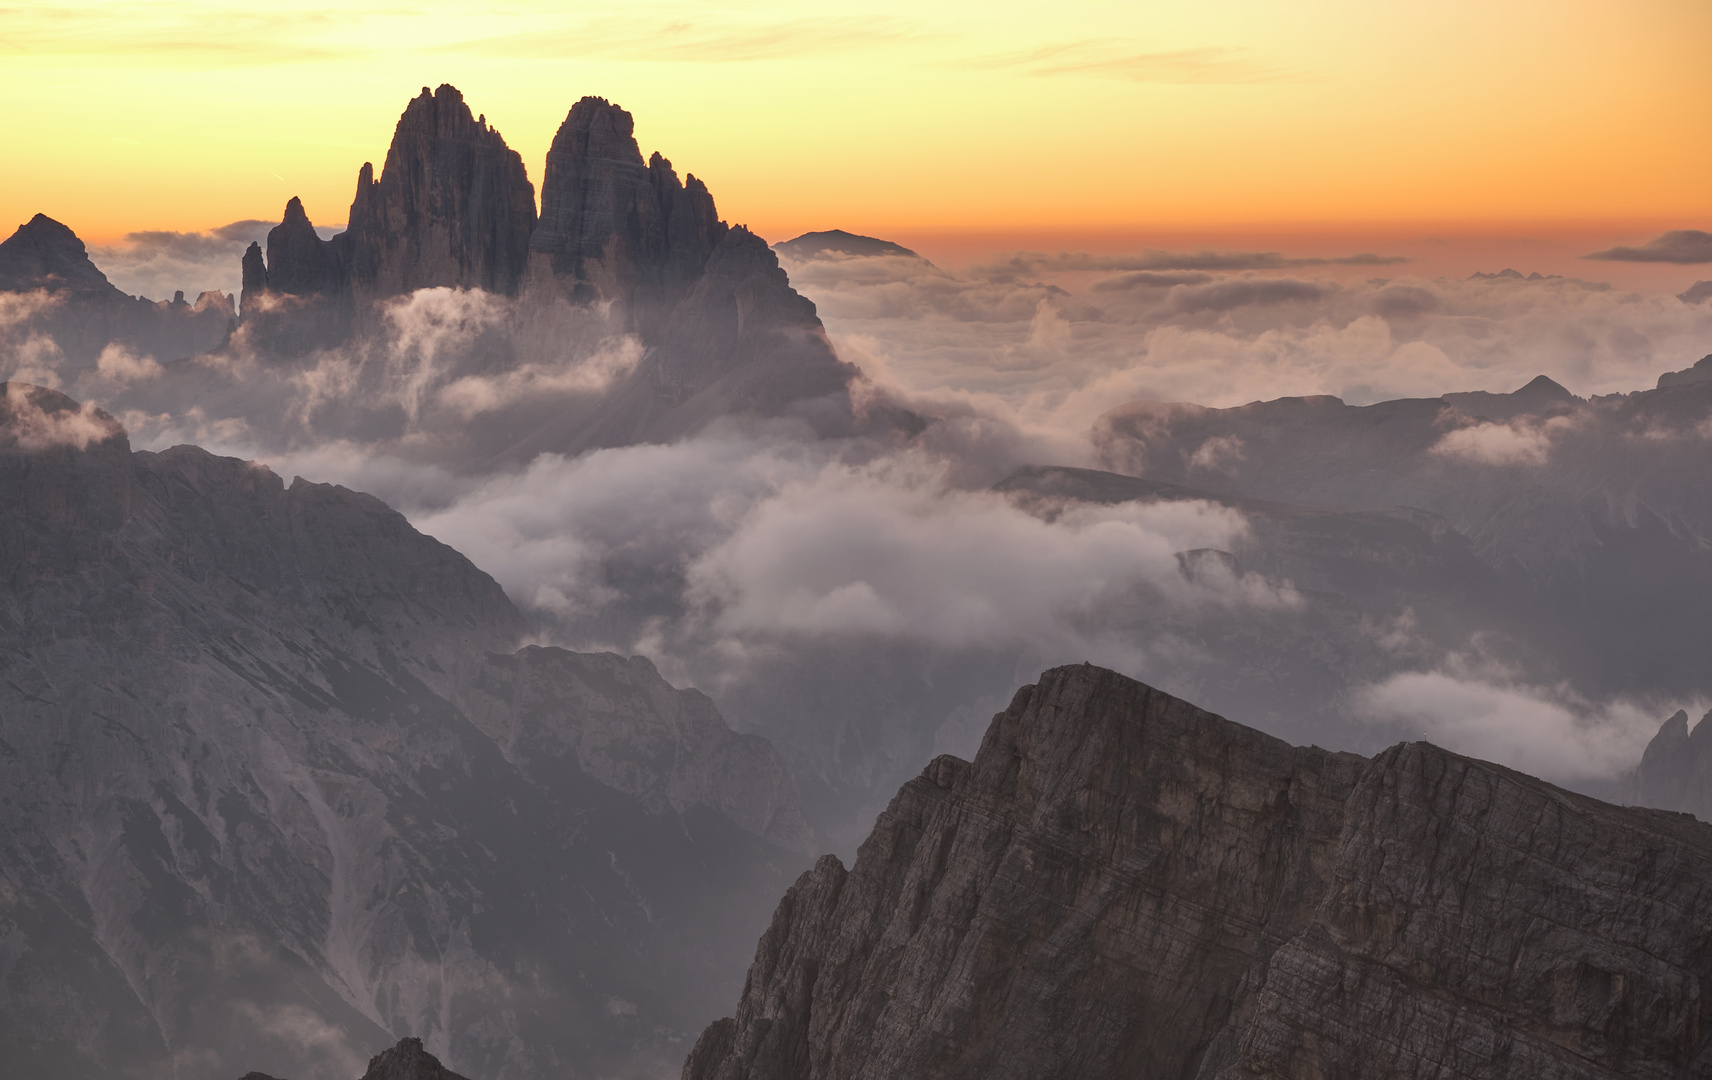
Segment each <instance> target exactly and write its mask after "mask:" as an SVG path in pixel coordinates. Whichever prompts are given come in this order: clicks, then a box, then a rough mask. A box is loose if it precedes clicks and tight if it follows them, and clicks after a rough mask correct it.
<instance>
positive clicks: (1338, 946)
mask: <svg viewBox="0 0 1712 1080" xmlns="http://www.w3.org/2000/svg"><path fill="white" fill-rule="evenodd" d="M1709 978H1712V826H1707V825H1704V824H1702V823H1700V822H1697V821H1694V820H1693V819H1691V818H1689V817H1688V816H1686V815H1681V814H1673V813H1666V812H1661V811H1654V810H1644V809H1638V808H1624V807H1618V806H1613V805H1610V804H1606V803H1602V802H1599V801H1597V800H1594V799H1590V798H1586V797H1584V796H1580V795H1576V794H1573V793H1570V792H1567V791H1563V790H1561V789H1559V788H1556V787H1553V786H1552V785H1550V784H1547V783H1545V782H1543V781H1541V780H1537V779H1535V778H1533V777H1529V776H1525V775H1522V774H1520V773H1516V772H1512V771H1510V770H1508V769H1505V768H1502V767H1500V766H1497V765H1493V764H1490V763H1487V762H1482V761H1476V760H1472V759H1469V758H1465V757H1460V756H1458V755H1456V754H1452V753H1449V752H1447V751H1444V750H1441V749H1439V748H1438V747H1435V746H1432V745H1429V744H1425V743H1406V744H1401V745H1398V746H1395V747H1393V748H1391V749H1390V750H1387V751H1385V752H1384V753H1382V754H1380V755H1378V756H1377V757H1375V758H1373V759H1371V760H1368V759H1364V758H1361V757H1358V756H1355V755H1351V754H1345V753H1332V752H1328V751H1325V750H1321V749H1318V748H1315V747H1305V748H1304V747H1295V746H1290V745H1288V744H1286V743H1284V742H1281V741H1279V740H1277V739H1274V738H1271V737H1269V736H1267V735H1264V734H1262V733H1260V732H1258V731H1255V730H1253V729H1250V728H1247V727H1244V726H1242V725H1240V724H1235V723H1232V722H1230V721H1228V720H1224V719H1222V718H1220V717H1218V716H1214V715H1212V714H1210V713H1206V712H1203V711H1202V710H1200V709H1197V708H1195V707H1194V706H1192V705H1189V704H1187V703H1185V702H1183V701H1180V700H1177V699H1175V698H1172V697H1171V696H1169V695H1167V694H1164V693H1162V692H1160V691H1157V690H1154V689H1152V688H1150V687H1147V686H1144V685H1142V684H1141V683H1138V682H1135V681H1133V680H1130V679H1127V678H1124V677H1122V676H1120V675H1117V674H1115V673H1113V672H1110V671H1105V670H1102V669H1099V668H1094V667H1091V666H1087V665H1083V666H1079V667H1064V668H1057V669H1054V670H1051V671H1048V672H1046V673H1045V674H1044V675H1042V676H1041V679H1040V681H1039V683H1038V684H1037V685H1034V686H1028V687H1024V688H1023V689H1022V690H1021V691H1019V692H1018V693H1017V695H1016V698H1015V700H1014V701H1013V702H1012V703H1011V705H1010V707H1009V708H1008V709H1007V710H1006V711H1004V712H1003V713H1001V714H999V715H998V716H997V717H995V718H994V720H993V723H992V726H991V727H990V728H989V730H988V732H987V735H986V738H985V741H984V742H983V744H982V746H981V749H980V752H979V753H978V754H977V755H976V757H975V760H974V761H973V762H966V761H961V760H958V759H956V758H952V757H941V758H938V759H936V760H935V761H934V762H933V763H932V764H931V765H929V766H928V768H927V769H926V771H925V772H924V773H923V774H922V775H921V776H920V777H919V778H917V779H915V780H912V781H910V782H909V783H908V784H906V785H905V786H904V787H903V789H902V790H901V791H899V793H898V795H897V797H896V798H895V799H894V800H893V802H892V803H891V805H890V807H888V809H887V810H886V811H885V813H884V814H882V815H881V817H880V819H879V821H878V822H877V824H876V825H875V828H874V831H873V833H872V835H871V836H870V837H869V839H868V840H867V842H866V843H865V844H864V845H863V846H862V849H861V851H860V853H859V854H858V856H857V858H856V862H855V864H854V866H853V867H852V868H851V869H849V870H846V869H845V868H844V867H843V865H841V864H840V862H839V861H838V860H837V859H836V858H833V857H830V856H829V857H826V858H823V859H822V860H821V861H820V863H819V864H818V865H817V866H816V867H815V868H814V870H813V871H811V872H810V873H807V874H805V875H804V876H803V877H802V878H801V879H799V880H798V882H797V883H796V885H795V886H793V887H792V888H791V890H790V891H789V892H788V893H787V894H786V895H785V898H784V900H783V901H782V902H781V903H780V905H779V908H778V911H777V913H776V914H775V916H774V919H773V924H772V926H771V927H770V928H769V929H768V930H767V932H766V934H765V935H764V936H763V937H762V938H761V941H760V945H759V947H758V949H757V952H756V956H755V962H754V964H753V966H752V967H751V969H750V972H749V978H748V982H747V984H746V986H745V989H744V993H743V998H742V1001H741V1004H740V1005H739V1007H738V1010H737V1014H736V1017H735V1018H731V1019H725V1020H721V1021H719V1022H718V1023H715V1024H714V1025H712V1026H711V1027H709V1028H708V1029H707V1030H706V1032H704V1033H703V1035H702V1037H701V1039H700V1041H699V1042H698V1043H697V1045H696V1047H695V1050H694V1052H693V1053H692V1054H691V1055H690V1057H689V1060H688V1061H687V1062H686V1064H685V1067H684V1071H683V1075H684V1077H685V1080H785V1078H791V1080H803V1078H814V1080H820V1078H826V1080H832V1078H839V1080H843V1078H851V1080H854V1078H872V1080H880V1078H896V1077H910V1078H923V1080H925V1078H936V1080H937V1078H956V1077H967V1078H975V1077H981V1078H987V1080H1004V1078H1013V1077H1014V1078H1017V1080H1022V1078H1025V1077H1026V1078H1029V1080H1042V1078H1050V1077H1063V1078H1070V1077H1077V1078H1081V1080H1099V1078H1104V1077H1113V1078H1116V1077H1125V1078H1135V1077H1161V1078H1163V1077H1200V1078H1220V1080H1238V1078H1243V1077H1292V1078H1296V1077H1300V1078H1309V1077H1312V1078H1326V1080H1330V1078H1346V1077H1347V1078H1356V1077H1362V1078H1371V1077H1422V1078H1425V1077H1432V1078H1435V1080H1452V1078H1476V1077H1479V1078H1488V1077H1490V1078H1496V1077H1513V1078H1518V1080H1519V1078H1522V1077H1528V1078H1534V1080H1537V1078H1542V1077H1551V1078H1557V1077H1563V1078H1569V1077H1574V1078H1578V1080H1583V1078H1584V1080H1594V1078H1601V1080H1604V1078H1616V1077H1626V1078H1652V1077H1657V1078H1661V1080H1662V1078H1664V1077H1672V1078H1676V1077H1684V1076H1712V1031H1709V1030H1708V1027H1707V1024H1706V1021H1705V1019H1704V1016H1703V994H1704V992H1705V989H1704V988H1705V986H1706V980H1707V979H1709Z"/></svg>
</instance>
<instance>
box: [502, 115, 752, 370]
mask: <svg viewBox="0 0 1712 1080" xmlns="http://www.w3.org/2000/svg"><path fill="white" fill-rule="evenodd" d="M634 132H635V121H634V120H632V119H631V116H630V114H629V113H628V112H625V111H624V110H623V109H621V108H619V107H618V106H617V105H614V104H612V103H610V102H608V101H607V100H606V99H605V98H598V97H585V98H583V99H582V100H580V101H578V102H577V103H576V104H575V105H573V106H571V111H570V113H569V114H568V115H566V117H565V122H564V123H563V124H561V125H559V130H558V133H557V134H555V135H554V136H553V145H552V148H551V149H549V150H548V151H547V169H546V173H545V175H544V177H543V179H542V183H541V221H540V224H539V226H538V227H537V228H536V230H535V233H534V235H533V236H531V237H530V239H529V249H530V251H531V252H532V253H533V254H532V256H531V263H532V265H531V270H530V276H531V279H532V281H533V282H534V284H535V286H536V287H539V288H542V289H545V290H550V291H552V292H555V293H557V294H560V295H563V296H566V297H569V298H572V299H575V300H580V301H615V302H617V303H619V304H620V305H622V307H623V308H624V309H625V310H626V311H627V312H628V316H629V322H628V325H629V328H630V329H631V330H633V331H634V332H636V333H638V334H639V335H640V336H641V337H642V339H643V341H644V342H649V343H652V341H653V340H654V339H655V338H656V337H657V336H658V334H659V332H660V329H661V326H662V324H663V323H664V322H665V320H666V318H667V316H668V314H669V313H670V312H671V311H672V309H673V308H674V307H675V306H676V305H677V304H678V302H679V301H680V300H682V299H683V298H684V297H685V296H686V295H687V294H688V293H689V291H690V289H691V287H692V286H693V285H694V284H695V282H696V280H697V279H698V278H699V277H700V276H701V273H702V269H703V268H704V267H705V266H706V265H707V262H708V259H709V258H710V257H711V256H712V254H713V251H714V248H715V247H716V246H717V245H718V244H719V242H720V240H721V239H722V238H723V237H724V236H725V233H726V225H725V223H724V222H722V221H720V220H719V215H718V213H717V212H716V211H715V210H714V205H713V196H712V195H710V194H709V193H708V190H707V187H706V185H704V184H703V183H702V182H701V181H700V180H697V179H696V178H695V177H694V176H690V177H688V179H687V182H685V183H679V181H678V176H677V173H676V172H674V171H673V169H672V163H671V162H670V161H667V160H666V159H665V158H663V157H661V156H660V155H659V154H657V153H656V154H655V155H654V156H653V157H652V158H651V159H649V161H648V162H647V163H646V164H644V163H643V160H642V151H641V150H640V149H639V148H638V147H637V145H636V138H635V135H634Z"/></svg>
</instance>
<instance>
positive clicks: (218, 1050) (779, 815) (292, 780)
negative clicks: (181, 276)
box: [0, 383, 813, 1080]
mask: <svg viewBox="0 0 1712 1080" xmlns="http://www.w3.org/2000/svg"><path fill="white" fill-rule="evenodd" d="M0 505H3V506H5V507H6V512H5V513H4V514H3V515H0V583H3V585H0V800H3V805H4V806H5V807H6V812H5V813H4V814H3V815H0V852H4V857H3V858H0V888H3V889H4V896H5V904H4V906H0V970H4V971H5V972H6V979H5V982H4V984H3V985H0V1053H4V1054H5V1055H6V1059H7V1060H8V1061H10V1062H12V1064H13V1066H15V1067H17V1068H19V1069H21V1070H23V1071H24V1072H27V1073H28V1074H29V1075H31V1076H36V1077H43V1078H50V1080H57V1078H71V1077H96V1076H100V1077H113V1076H120V1077H138V1078H154V1077H166V1076H172V1077H175V1078H178V1080H198V1078H204V1077H206V1078H209V1080H225V1078H228V1077H230V1076H234V1075H237V1074H238V1073H239V1072H241V1071H242V1070H243V1069H245V1068H260V1069H261V1070H262V1071H264V1072H267V1073H271V1074H275V1075H286V1076H301V1075H320V1074H334V1075H336V1074H338V1073H340V1072H348V1073H349V1074H351V1075H356V1073H357V1072H358V1071H360V1065H361V1060H362V1056H361V1053H360V1052H359V1048H363V1047H371V1046H374V1045H376V1044H379V1043H384V1042H387V1041H391V1040H393V1039H396V1038H398V1037H399V1036H402V1035H414V1036H419V1037H421V1038H423V1039H424V1040H425V1041H426V1044H427V1045H428V1046H430V1047H432V1048H433V1049H434V1052H435V1053H436V1054H438V1055H440V1056H441V1057H442V1058H444V1059H445V1060H447V1061H448V1062H450V1063H452V1065H453V1066H454V1067H455V1068H457V1069H458V1070H459V1071H462V1072H465V1073H469V1074H471V1075H475V1076H483V1077H500V1078H526V1077H537V1076H555V1077H558V1076H581V1075H606V1074H608V1073H610V1072H612V1071H616V1070H621V1069H624V1068H628V1067H632V1066H635V1065H637V1064H638V1063H639V1062H649V1061H652V1062H658V1061H659V1060H662V1059H663V1058H665V1057H668V1056H671V1055H672V1054H673V1051H672V1050H671V1049H670V1047H671V1046H672V1039H674V1038H681V1037H682V1034H683V1033H684V1032H686V1031H688V1030H690V1029H693V1027H695V1026H698V1025H699V1024H700V1023H702V1022H705V1019H706V1017H707V1016H710V1015H715V1014H716V1012H717V1010H719V1009H720V1008H723V1007H725V1003H727V1002H729V1001H730V1000H731V998H732V997H733V996H734V995H735V993H736V989H737V974H738V972H739V971H740V970H741V967H742V963H743V960H744V954H745V953H746V951H747V944H746V939H752V936H753V934H754V932H755V931H756V930H757V929H758V928H759V926H760V924H761V922H762V921H763V920H764V918H765V912H766V910H767V907H768V905H769V904H770V903H771V901H772V898H773V897H775V896H777V895H778V891H779V890H780V889H781V888H782V887H783V885H784V883H785V882H786V881H787V880H788V879H789V875H790V874H792V873H794V872H795V871H796V870H797V869H798V868H800V867H801V866H802V865H804V864H805V863H806V861H807V860H806V857H805V856H804V854H802V853H803V852H805V851H808V850H810V849H811V845H812V842H813V841H812V838H811V837H810V835H809V833H808V830H807V827H806V825H805V824H804V823H803V818H802V813H801V811H800V809H799V808H798V805H797V801H796V794H795V788H794V785H793V783H792V782H791V779H790V776H789V773H788V772H787V770H786V769H785V768H784V766H783V764H782V762H781V761H780V760H779V758H778V756H777V755H776V754H775V753H774V752H773V750H772V748H771V746H769V745H768V744H767V743H766V742H765V741H764V740H762V739H760V738H757V737H754V736H745V735H738V734H736V733H735V732H732V731H731V730H730V729H729V728H728V727H726V725H725V724H724V722H723V721H722V720H721V719H720V718H719V715H718V714H717V712H715V710H714V708H713V706H712V704H711V703H710V702H709V701H708V700H707V698H706V697H704V696H703V695H701V694H699V693H696V692H695V691H686V690H677V689H674V688H672V687H671V686H669V685H668V684H667V683H666V682H665V681H664V680H663V679H661V678H660V676H659V675H658V673H657V672H655V670H654V668H653V666H652V665H651V664H649V663H648V662H647V661H646V660H644V659H641V658H630V659H626V658H623V657H619V656H614V655H611V654H602V655H583V654H576V653H569V652H565V651H564V650H560V649H551V648H540V647H533V646H532V647H528V648H524V649H522V650H521V651H514V650H516V647H517V643H518V639H519V638H520V637H522V636H523V635H524V633H525V632H526V629H527V628H526V626H525V625H524V622H523V620H522V618H521V617H520V616H519V614H518V612H517V611H516V609H515V608H513V607H512V605H511V603H510V602H509V601H508V600H507V599H506V597H505V595H504V593H503V592H502V591H501V590H500V588H499V586H498V585H497V584H496V583H495V582H494V581H493V580H492V579H491V578H489V577H488V576H487V575H486V574H484V573H482V572H481V571H480V570H478V569H476V568H475V567H474V566H473V565H471V564H470V563H469V561H468V560H466V559H464V558H463V557H462V556H461V555H459V554H457V553H456V552H455V551H452V550H451V549H450V548H447V547H446V546H444V545H442V544H440V543H438V542H436V541H435V540H433V539H431V538H429V537H426V536H423V535H421V534H419V533H417V532H416V531H415V530H414V529H412V528H411V527H410V526H409V524H408V523H407V522H405V520H404V519H403V518H402V517H400V516H399V515H398V514H396V513H394V512H393V511H391V510H390V509H388V508H387V507H386V506H384V505H383V504H381V503H380V502H379V501H377V500H375V499H373V498H371V497H369V496H366V495H361V494H358V493H355V492H351V491H347V490H345V489H342V488H337V487H331V486H327V485H318V484H310V483H306V482H304V481H302V480H298V481H296V482H294V483H293V484H291V485H290V486H287V485H285V484H284V483H282V482H281V481H280V479H279V478H278V477H276V476H274V475H273V474H272V473H271V472H269V471H268V470H267V469H265V468H262V467H259V466H256V465H253V464H250V463H246V462H242V461H238V460H235V459H230V458H219V457H214V456H212V455H210V454H208V453H206V452H204V451H202V450H199V449H196V448H194V447H177V448H174V449H172V450H169V451H166V452H163V453H159V454H155V453H135V454H133V453H132V452H131V451H130V449H129V446H128V444H127V440H126V437H125V434H124V432H123V430H122V429H120V427H119V426H118V425H117V424H116V423H115V422H114V421H113V420H112V419H111V418H110V417H108V416H107V415H106V414H104V413H101V412H100V411H98V410H94V409H90V408H87V407H82V406H79V405H77V404H76V403H75V402H73V401H71V400H70V399H68V398H66V397H64V396H63V395H60V394H57V393H55V392H53V391H50V390H43V389H39V388H35V387H28V386H23V385H21V384H17V383H12V384H6V385H4V386H3V387H0ZM677 1053H681V1050H679V1051H677Z"/></svg>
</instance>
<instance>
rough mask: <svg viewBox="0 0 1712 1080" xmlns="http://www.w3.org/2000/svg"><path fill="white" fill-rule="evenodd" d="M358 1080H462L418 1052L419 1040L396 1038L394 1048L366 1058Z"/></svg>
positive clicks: (435, 1059) (462, 1078)
mask: <svg viewBox="0 0 1712 1080" xmlns="http://www.w3.org/2000/svg"><path fill="white" fill-rule="evenodd" d="M362 1080H465V1078H464V1077H462V1076H459V1075H458V1074H457V1073H455V1072H453V1071H452V1070H450V1069H448V1068H446V1067H445V1066H444V1065H442V1064H440V1059H439V1058H437V1057H435V1056H434V1055H433V1054H430V1053H429V1052H428V1051H426V1050H424V1049H422V1040H421V1039H400V1040H399V1042H398V1045H397V1046H395V1047H393V1048H392V1049H390V1050H383V1051H381V1052H380V1053H378V1054H376V1055H375V1056H374V1057H372V1058H370V1059H369V1070H368V1072H365V1073H364V1074H363V1076H362Z"/></svg>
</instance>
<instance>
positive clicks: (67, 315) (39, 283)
mask: <svg viewBox="0 0 1712 1080" xmlns="http://www.w3.org/2000/svg"><path fill="white" fill-rule="evenodd" d="M3 292H9V293H23V294H31V293H35V294H38V295H39V298H40V303H39V304H36V305H32V308H33V310H31V311H30V312H29V313H28V314H26V315H25V316H24V317H23V318H21V319H19V320H17V321H16V322H12V321H3V322H0V345H3V344H8V342H7V337H8V336H15V337H17V338H18V339H19V341H20V343H21V341H22V340H23V339H25V338H27V337H28V336H30V335H32V334H40V335H43V336H45V337H49V338H51V339H53V341H54V342H55V343H57V344H58V345H59V348H60V349H61V351H62V352H64V354H65V356H66V357H67V359H69V360H71V361H72V362H73V363H76V364H85V365H86V364H91V363H94V362H95V361H96V359H97V358H98V357H100V355H101V352H102V350H103V349H104V348H106V347H107V346H108V345H109V344H110V343H114V342H117V343H119V344H121V345H124V346H127V347H129V348H130V349H132V350H134V351H135V352H137V353H139V354H144V355H151V356H154V357H156V358H158V359H160V360H176V359H179V358H181V357H184V356H191V355H194V354H196V353H199V352H205V351H207V350H209V349H212V348H215V347H216V346H218V345H219V344H220V343H221V342H222V341H224V340H225V339H226V338H227V336H228V335H229V334H230V333H231V331H232V326H233V320H234V319H235V317H236V316H237V312H236V311H235V310H234V309H233V306H232V301H231V298H230V297H228V296H226V295H225V294H223V293H219V292H205V293H203V294H202V295H201V296H199V297H197V298H196V302H195V303H194V304H191V303H186V302H185V299H184V294H183V293H179V294H178V295H177V296H176V297H174V298H173V299H171V300H163V301H161V302H159V303H157V302H155V301H152V300H146V299H143V298H142V297H135V296H127V295H126V294H125V293H123V292H120V291H119V289H118V287H117V286H115V285H114V284H113V283H112V282H110V281H108V280H107V275H106V274H103V273H102V272H101V271H100V269H99V268H97V267H96V265H95V264H94V263H93V262H91V261H90V259H89V252H88V249H86V248H85V247H84V245H83V241H82V240H80V239H78V236H77V234H76V233H74V232H72V231H71V229H69V228H67V227H66V226H65V225H63V224H61V223H60V222H57V221H55V220H54V219H53V218H50V217H48V216H47V215H45V214H37V215H36V216H35V217H33V218H31V219H30V220H29V221H28V222H26V223H24V224H23V225H20V226H18V229H17V231H16V232H14V233H13V234H12V235H11V236H10V237H9V238H7V239H6V240H5V241H4V242H0V293H3Z"/></svg>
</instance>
